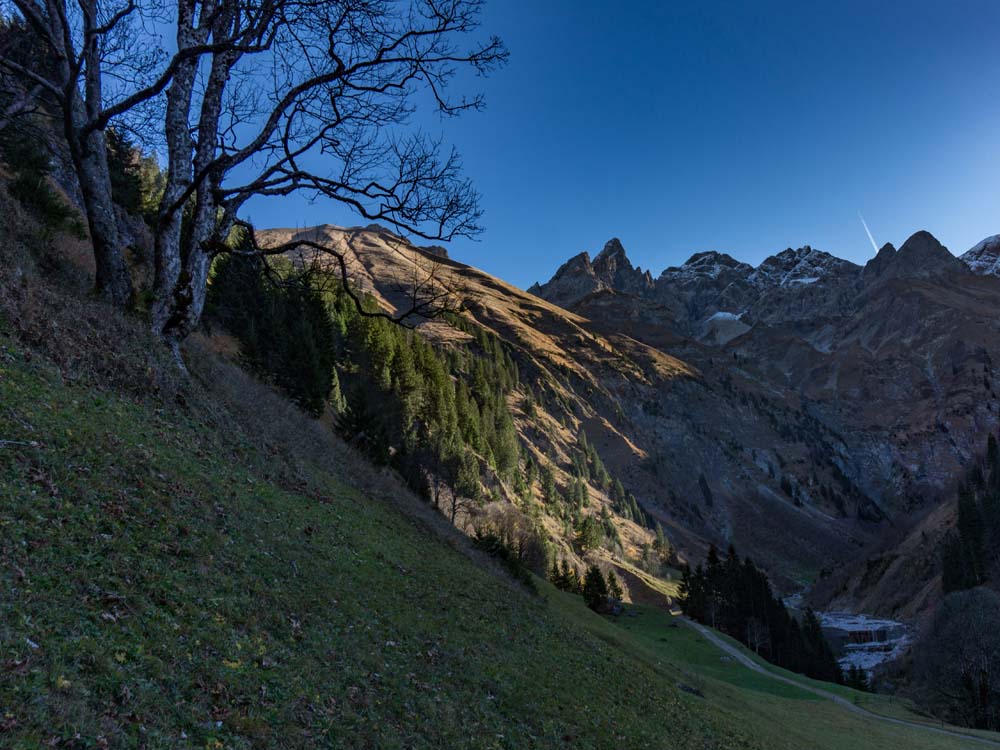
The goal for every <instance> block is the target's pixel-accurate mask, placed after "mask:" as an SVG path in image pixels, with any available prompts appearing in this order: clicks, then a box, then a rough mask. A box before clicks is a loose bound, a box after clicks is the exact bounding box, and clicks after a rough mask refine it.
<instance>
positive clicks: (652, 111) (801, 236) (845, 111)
mask: <svg viewBox="0 0 1000 750" xmlns="http://www.w3.org/2000/svg"><path fill="white" fill-rule="evenodd" d="M484 31H488V32H495V33H497V34H499V35H500V36H501V37H502V38H503V39H504V41H505V42H506V43H507V46H508V47H509V49H510V52H511V61H510V64H509V65H508V66H507V67H506V68H505V69H503V70H501V71H500V72H499V73H497V74H495V75H494V76H492V77H491V78H489V79H486V80H485V81H480V80H477V79H473V80H471V81H469V82H468V84H469V85H471V86H478V87H479V89H480V90H482V91H483V92H484V93H485V94H486V97H487V109H486V111H485V112H483V113H473V114H469V115H466V116H463V117H462V118H459V119H457V120H448V121H445V122H442V121H441V120H440V119H438V118H437V117H426V118H421V119H420V124H421V125H422V126H424V127H425V128H427V129H429V130H430V131H431V132H437V133H442V134H444V135H445V137H446V139H447V140H449V141H451V142H452V143H454V144H455V145H456V146H457V147H458V148H459V150H460V151H461V153H462V155H463V157H464V160H465V167H466V171H467V173H468V175H469V176H471V177H472V178H473V180H474V181H475V183H476V186H477V187H478V189H479V190H480V191H481V192H482V193H483V205H484V208H485V210H486V214H485V217H484V223H485V226H486V231H485V233H484V234H483V235H482V236H481V237H480V239H479V241H477V242H468V241H459V242H456V243H453V245H452V246H451V247H450V248H449V249H450V251H451V254H452V255H453V257H455V258H457V259H459V260H462V261H464V262H467V263H471V264H472V265H475V266H479V267H480V268H483V269H484V270H487V271H489V272H491V273H493V274H496V275H498V276H501V277H503V278H505V279H507V280H508V281H511V282H513V283H515V284H518V285H520V286H522V287H526V286H528V285H529V284H531V283H532V282H533V281H536V280H543V281H544V280H546V279H548V278H549V276H551V274H552V273H553V271H555V269H556V268H557V267H558V266H559V265H560V264H561V263H563V261H565V260H566V259H567V258H568V257H569V256H571V255H573V254H575V253H578V252H580V251H581V250H590V251H591V252H592V254H593V253H595V252H596V251H598V250H600V248H601V247H602V246H603V244H604V242H605V241H606V240H607V239H609V238H610V237H612V236H617V237H620V238H621V239H622V242H623V243H624V245H625V248H626V250H627V251H628V254H629V256H630V258H631V259H632V261H633V262H634V263H636V264H638V265H641V266H642V267H643V268H650V269H651V270H652V272H653V274H654V276H655V275H658V274H659V273H660V271H662V270H663V269H664V268H665V267H667V266H669V265H675V264H679V263H682V262H683V261H684V260H686V259H687V258H688V257H689V256H690V255H691V254H692V253H694V252H699V251H703V250H723V251H726V252H729V253H731V254H732V255H734V256H735V257H737V258H739V259H741V260H744V261H747V262H750V263H754V264H756V263H758V262H759V261H760V260H762V259H763V258H765V257H766V256H768V255H770V254H772V253H774V252H777V251H779V250H782V249H784V248H786V247H799V246H801V245H805V244H810V245H812V246H813V247H818V248H821V249H824V250H828V251H830V252H832V253H834V254H836V255H839V256H841V257H844V258H848V259H850V260H853V261H855V262H859V263H862V262H864V261H865V260H866V259H867V258H869V257H870V256H871V255H872V254H873V253H872V249H871V245H870V244H869V242H868V240H867V238H866V237H865V234H864V230H863V229H862V227H861V223H860V221H859V220H858V211H859V210H860V211H861V212H862V213H863V214H864V215H865V218H866V219H867V221H868V224H869V226H870V227H871V230H872V233H873V234H874V236H875V239H876V240H877V241H878V242H879V243H880V244H881V243H883V242H893V243H895V244H896V245H897V247H898V246H899V245H900V244H901V243H902V242H903V240H905V239H906V237H907V236H909V235H910V234H911V233H912V232H914V231H916V230H918V229H927V230H929V231H931V232H932V233H934V234H935V235H936V236H937V237H938V239H940V240H941V241H942V242H943V243H944V244H945V245H946V246H948V247H949V248H950V249H951V250H952V251H953V252H955V253H956V254H957V253H961V252H964V251H965V250H966V249H968V248H969V247H970V246H972V245H973V244H975V243H976V242H978V241H979V240H980V239H982V238H983V237H985V236H988V235H991V234H997V233H1000V3H998V2H997V1H996V0H951V1H945V0H906V1H905V2H903V1H900V2H890V1H889V0H868V1H867V2H858V1H855V0H846V1H845V0H841V1H840V2H836V3H833V2H831V3H815V2H803V1H802V0H798V1H796V2H792V1H791V0H757V1H756V2H749V0H747V1H744V2H721V1H714V0H691V1H690V2H669V1H668V0H661V1H660V2H654V1H653V0H631V1H628V2H625V1H622V0H619V2H610V1H598V0H534V1H532V0H490V2H489V3H488V7H487V11H486V16H485V24H484ZM462 85H465V82H462ZM289 200H291V201H292V203H293V205H291V206H290V205H289ZM250 214H251V217H252V218H253V220H254V221H255V222H256V223H257V225H258V226H273V225H287V224H290V223H291V224H297V225H308V224H315V223H322V222H330V223H339V224H358V223H362V222H361V221H360V220H359V219H357V218H356V217H353V216H351V215H350V214H347V213H346V212H344V211H343V210H340V209H337V208H335V207H332V206H330V205H328V204H315V205H310V204H307V203H305V202H304V201H297V200H295V199H285V200H284V201H283V202H281V203H271V204H260V203H258V204H255V205H254V206H252V208H251V210H250ZM290 217H295V219H294V221H292V220H290Z"/></svg>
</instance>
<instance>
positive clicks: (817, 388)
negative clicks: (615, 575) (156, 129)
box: [274, 227, 1000, 616]
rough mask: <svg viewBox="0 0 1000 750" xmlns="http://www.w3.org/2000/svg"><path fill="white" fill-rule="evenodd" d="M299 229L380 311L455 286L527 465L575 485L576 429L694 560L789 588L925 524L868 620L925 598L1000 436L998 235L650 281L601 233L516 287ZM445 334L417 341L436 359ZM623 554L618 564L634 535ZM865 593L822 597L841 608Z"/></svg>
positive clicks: (819, 254) (733, 263)
mask: <svg viewBox="0 0 1000 750" xmlns="http://www.w3.org/2000/svg"><path fill="white" fill-rule="evenodd" d="M293 231H294V230H276V233H274V236H275V238H278V239H287V237H288V236H291V235H290V233H292V232H293ZM300 231H304V232H307V233H314V234H315V233H321V234H323V236H324V237H326V238H327V239H328V241H330V242H334V243H339V244H340V245H341V246H342V247H344V248H347V249H348V254H349V255H350V256H351V257H352V261H351V262H352V268H353V272H352V273H353V275H354V276H355V278H356V279H357V280H358V283H360V284H361V285H362V286H364V287H366V288H368V289H369V290H371V291H373V292H374V293H375V294H376V295H377V296H379V297H380V298H381V299H382V300H383V303H384V304H385V305H387V306H390V307H391V306H392V305H393V302H392V295H393V294H398V288H399V284H398V280H399V279H400V278H412V277H413V276H414V269H415V268H417V269H420V268H422V269H424V270H425V271H427V272H430V270H431V269H435V273H436V274H437V275H438V276H439V278H442V279H451V280H452V281H454V282H455V283H457V284H460V285H461V286H462V287H463V288H464V289H465V290H466V292H467V293H468V295H469V300H470V301H471V304H470V305H469V312H468V314H467V315H468V318H469V319H470V320H474V321H475V322H476V323H477V324H478V325H481V326H484V327H485V328H487V329H489V330H490V331H492V332H494V333H495V334H496V335H497V336H498V337H499V338H500V339H501V340H503V341H504V342H505V343H506V344H507V345H508V346H509V347H510V348H511V350H512V351H513V352H514V353H515V356H516V359H517V362H518V365H519V368H520V371H521V377H522V381H523V382H524V383H525V384H526V385H525V393H524V394H523V398H524V401H523V402H518V403H515V404H514V406H513V409H514V414H515V420H516V422H517V427H518V431H519V433H520V435H521V438H522V440H523V441H524V442H525V444H526V445H527V446H528V447H529V452H530V453H531V454H532V455H533V456H534V457H535V458H536V459H537V461H538V462H539V463H540V464H544V463H546V462H551V464H552V465H553V466H555V467H556V469H557V480H558V481H559V482H560V484H563V485H566V486H568V485H569V483H570V482H571V481H572V471H573V468H572V457H573V456H574V452H575V451H577V450H578V447H577V445H576V442H577V440H578V439H579V435H580V433H581V432H585V433H586V436H587V438H588V440H589V442H590V443H591V444H592V445H593V446H594V447H596V448H597V450H598V451H599V453H600V455H601V458H602V459H603V461H604V463H605V464H606V465H607V466H608V468H609V470H610V471H611V473H612V474H613V475H614V476H616V477H618V478H620V479H621V481H622V482H623V484H624V485H625V487H626V489H627V490H629V491H630V492H633V493H634V494H635V496H636V497H637V498H638V499H639V501H640V502H641V504H642V505H643V506H644V507H645V508H646V509H647V510H648V511H649V512H650V513H651V514H652V515H654V516H655V517H656V519H658V520H659V521H661V522H662V523H663V525H664V528H665V529H666V530H667V533H668V536H669V537H670V538H671V539H672V540H673V541H674V542H675V543H676V544H677V545H678V546H679V548H680V549H681V551H682V553H683V554H684V555H685V556H687V557H688V558H689V559H693V560H698V559H700V557H701V555H703V554H704V552H705V550H706V548H707V545H708V544H709V543H715V544H717V545H720V546H724V545H726V544H728V543H733V544H734V545H735V546H736V547H737V549H738V550H739V551H740V553H742V554H749V555H751V556H752V557H753V558H754V559H755V561H757V562H758V563H759V564H762V565H764V566H765V567H766V568H767V569H768V570H769V571H770V572H771V573H772V575H773V576H775V580H777V581H778V582H779V583H780V585H781V586H782V588H784V589H786V590H788V591H791V590H793V589H796V588H798V587H800V586H802V585H804V584H805V583H807V582H808V581H811V580H814V579H816V578H817V577H820V578H822V577H824V576H826V575H827V574H828V573H829V571H830V570H831V569H832V568H834V567H837V566H841V565H843V564H853V563H856V562H858V561H861V562H862V563H863V561H864V560H866V559H867V555H868V554H869V550H870V549H871V546H870V545H871V544H872V543H873V542H874V541H875V540H877V539H879V538H880V537H882V536H884V534H885V531H886V528H887V521H892V522H895V523H897V524H903V525H904V526H906V528H910V527H911V526H912V524H914V523H917V522H918V521H919V520H920V519H921V518H925V517H928V514H932V515H933V517H934V518H935V519H936V521H935V523H934V524H932V526H931V536H930V537H927V535H926V534H927V526H926V525H925V526H923V527H921V528H922V532H923V533H924V534H925V536H924V537H923V538H925V539H927V541H926V543H925V545H924V547H925V548H926V549H925V550H924V554H925V555H927V556H928V557H926V559H924V560H923V561H922V562H921V565H919V566H917V565H914V566H909V568H907V569H906V570H905V571H904V573H905V575H901V576H897V577H896V579H895V580H894V582H893V583H892V585H889V584H885V585H883V586H882V587H881V588H879V587H878V580H879V579H880V575H881V574H879V572H878V571H876V573H872V574H871V575H872V576H874V578H873V580H871V581H869V582H868V584H869V585H868V586H867V588H866V589H865V591H867V592H869V593H870V592H872V591H876V589H877V590H878V592H879V593H878V595H877V596H876V597H874V598H869V599H867V600H866V601H865V606H866V607H867V608H868V610H869V611H880V612H883V613H885V614H895V615H903V616H905V615H907V614H915V613H916V612H918V611H921V610H923V609H924V608H925V607H926V606H927V605H929V604H930V603H932V602H933V600H934V599H935V597H936V596H937V595H938V594H937V592H938V591H939V587H937V588H935V586H934V580H935V579H934V576H935V575H936V574H937V569H936V565H935V563H934V559H936V558H933V555H935V554H937V552H936V547H935V545H936V539H937V537H938V536H939V535H940V534H941V533H943V532H944V531H945V530H946V529H947V528H948V527H949V525H950V524H953V522H954V519H953V516H952V514H950V513H949V512H948V510H947V509H948V508H949V507H950V503H952V501H953V490H954V487H955V484H956V482H957V480H958V478H959V477H960V476H961V475H962V473H963V471H964V467H965V466H967V464H968V462H969V461H970V460H971V459H972V458H973V457H975V456H976V455H977V453H978V452H979V451H981V450H982V446H983V444H984V442H985V436H986V434H987V433H988V432H989V431H990V430H996V428H997V426H998V423H1000V379H998V374H1000V373H998V372H996V371H995V370H994V362H993V361H992V356H993V353H994V352H996V351H1000V276H998V274H1000V268H998V266H1000V263H998V261H1000V237H992V238H989V239H988V240H984V241H983V242H982V243H980V244H978V245H977V246H976V247H974V248H972V249H971V250H969V252H967V253H965V254H964V255H962V256H961V257H960V258H959V257H956V256H954V255H952V254H951V253H950V252H949V251H948V250H947V249H946V248H944V247H943V246H942V245H941V244H940V243H939V242H938V241H937V240H936V239H935V238H934V237H933V236H932V235H930V234H929V233H927V232H917V233H916V234H914V235H913V236H912V237H910V238H909V239H907V240H906V242H905V243H903V245H902V246H901V247H900V248H899V249H898V250H897V249H895V248H894V247H893V246H892V245H885V246H884V247H883V248H882V249H881V250H880V251H879V252H878V254H877V255H876V256H875V257H874V258H872V259H871V260H870V261H869V262H868V263H867V264H865V265H864V266H863V267H862V266H858V265H855V264H853V263H850V262H848V261H845V260H842V259H839V258H836V257H834V256H833V255H831V254H829V253H826V252H823V251H820V250H816V249H813V248H811V247H803V248H799V249H796V250H793V249H788V250H784V251H782V252H780V253H777V254H776V255H773V256H771V257H769V258H768V259H767V260H765V261H764V262H762V263H761V264H760V265H759V266H757V267H756V268H754V267H753V266H750V265H748V264H746V263H742V262H740V261H738V260H736V259H734V258H732V257H731V256H729V255H726V254H724V253H716V252H710V253H698V254H696V255H694V256H692V257H691V258H690V259H689V260H688V261H687V262H686V263H684V264H683V265H681V266H678V267H671V268H668V269H666V270H665V271H663V273H661V274H660V275H659V276H658V277H657V278H655V279H654V278H653V276H652V274H651V273H650V272H649V271H645V270H642V269H639V268H636V267H634V266H633V265H632V263H631V262H630V261H629V259H628V257H627V254H626V252H625V249H624V248H623V246H622V244H621V242H619V241H618V240H616V239H613V240H611V241H609V242H608V243H607V244H606V245H605V246H604V248H603V249H602V250H601V251H600V252H599V253H598V254H597V255H596V257H594V258H593V259H591V257H590V255H589V254H587V253H581V254H579V255H577V256H575V257H573V258H571V259H570V260H568V261H567V262H566V263H565V264H563V266H562V267H561V268H560V269H559V270H558V271H557V272H556V274H555V275H554V276H553V277H552V279H550V280H549V281H548V282H546V283H544V284H541V285H535V286H533V287H532V288H531V289H530V290H528V292H529V293H525V292H523V291H521V290H518V289H516V288H515V287H513V286H511V285H509V284H506V283H505V282H503V281H501V280H499V279H496V278H494V277H492V276H490V275H488V274H486V273H484V272H482V271H479V270H477V269H474V268H471V267H469V266H465V265H463V264H461V263H458V262H456V261H455V260H451V259H447V258H446V257H443V256H442V255H441V254H440V253H439V252H437V251H428V250H426V249H423V250H421V249H419V248H416V247H413V246H412V245H409V244H408V243H406V242H405V241H403V240H401V239H400V238H396V237H395V236H394V235H392V234H391V233H388V232H386V231H385V230H381V229H378V228H364V229H362V228H358V229H340V228H336V227H322V228H318V229H312V230H300ZM447 328H448V326H446V325H445V324H444V323H443V322H442V321H439V320H438V321H429V322H428V323H426V324H425V325H424V326H421V329H420V330H422V331H424V332H425V334H426V335H428V336H429V337H432V338H436V339H437V340H438V341H441V342H445V344H446V345H447V344H448V342H453V341H455V340H456V338H455V336H453V335H451V334H449V333H448V331H447ZM529 402H530V403H531V404H532V406H531V407H529V406H527V404H528V403H529ZM592 496H593V497H595V498H596V499H597V500H598V506H596V507H600V505H601V503H604V502H605V501H606V500H607V498H606V497H604V496H603V495H602V493H601V491H600V489H599V488H597V487H593V488H592ZM535 497H536V498H537V493H535ZM509 499H510V500H512V501H516V502H521V499H519V498H515V497H513V496H510V497H509ZM541 511H542V513H543V517H545V516H544V513H546V512H549V511H550V509H549V510H547V509H545V508H544V507H543V508H542V509H541ZM594 512H596V509H595V511H594ZM546 523H547V525H548V527H549V528H550V530H551V532H552V534H553V538H555V539H557V540H560V539H562V540H563V541H562V542H561V543H563V544H566V545H567V548H568V546H569V540H568V539H567V538H566V537H564V536H563V535H562V532H561V531H560V529H561V526H560V522H559V520H558V519H556V518H551V519H550V520H548V521H546ZM622 528H623V529H624V528H625V527H624V526H623V527H622ZM626 531H627V529H626ZM623 538H624V539H625V546H626V549H631V550H632V551H633V552H635V550H636V547H637V546H638V545H639V544H641V541H642V535H641V534H640V533H639V532H638V531H636V532H634V533H632V532H629V533H623ZM567 553H569V552H568V549H567ZM888 567H889V566H886V568H888ZM862 568H863V565H862ZM884 572H885V571H882V573H884ZM855 584H856V581H855ZM873 587H874V588H873ZM865 591H861V590H860V589H858V587H857V585H853V584H849V583H844V584H843V585H842V586H840V588H839V589H838V590H837V591H830V592H828V594H829V598H830V599H831V600H832V599H837V600H838V603H839V604H840V605H842V606H845V607H850V606H852V598H853V601H854V602H856V601H858V600H859V599H860V598H862V597H865V596H867V595H868V594H866V593H865ZM838 597H839V598H838Z"/></svg>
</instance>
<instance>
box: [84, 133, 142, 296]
mask: <svg viewBox="0 0 1000 750" xmlns="http://www.w3.org/2000/svg"><path fill="white" fill-rule="evenodd" d="M106 149H107V147H106V145H105V142H104V131H100V130H95V131H92V132H91V133H89V134H88V135H87V136H85V137H84V139H83V142H82V143H78V144H77V148H76V149H74V151H75V152H76V153H74V155H73V158H74V161H75V162H76V172H77V175H78V181H79V183H80V194H81V196H82V197H83V204H84V208H85V209H86V213H87V226H88V229H89V230H90V241H91V243H92V244H93V246H94V264H95V267H96V273H95V278H94V289H95V291H96V292H97V294H98V295H100V296H101V297H103V298H104V299H106V300H107V301H108V302H110V303H111V304H112V305H114V306H115V307H118V308H122V309H124V308H128V307H131V305H132V300H133V290H132V276H131V273H130V272H129V268H128V264H127V263H126V261H125V246H124V244H123V242H122V237H121V232H120V231H119V229H118V219H117V217H116V216H115V206H114V201H113V200H112V197H111V175H110V172H109V170H108V157H107V150H106Z"/></svg>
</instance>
